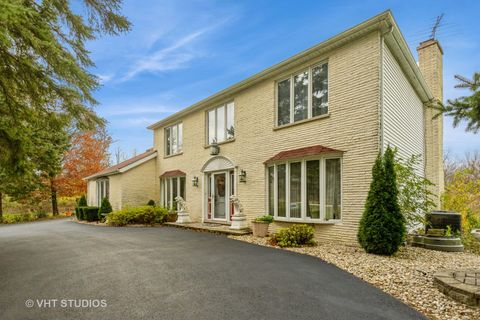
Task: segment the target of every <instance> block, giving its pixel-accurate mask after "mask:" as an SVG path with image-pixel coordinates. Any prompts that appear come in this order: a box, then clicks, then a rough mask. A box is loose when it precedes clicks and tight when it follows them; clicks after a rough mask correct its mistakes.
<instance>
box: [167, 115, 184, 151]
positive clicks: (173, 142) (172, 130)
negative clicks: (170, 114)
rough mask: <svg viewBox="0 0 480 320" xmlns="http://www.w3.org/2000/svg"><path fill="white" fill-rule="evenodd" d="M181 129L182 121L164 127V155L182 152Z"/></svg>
mask: <svg viewBox="0 0 480 320" xmlns="http://www.w3.org/2000/svg"><path fill="white" fill-rule="evenodd" d="M182 130H183V125H182V123H177V124H176V125H173V126H170V127H168V128H165V155H167V156H170V155H174V154H177V153H180V152H182V146H183V132H182Z"/></svg>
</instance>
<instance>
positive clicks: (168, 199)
mask: <svg viewBox="0 0 480 320" xmlns="http://www.w3.org/2000/svg"><path fill="white" fill-rule="evenodd" d="M160 195H161V197H160V203H161V205H162V206H163V207H165V208H169V209H175V210H176V205H175V198H176V197H177V196H180V197H182V198H183V200H186V198H185V176H178V177H168V178H160Z"/></svg>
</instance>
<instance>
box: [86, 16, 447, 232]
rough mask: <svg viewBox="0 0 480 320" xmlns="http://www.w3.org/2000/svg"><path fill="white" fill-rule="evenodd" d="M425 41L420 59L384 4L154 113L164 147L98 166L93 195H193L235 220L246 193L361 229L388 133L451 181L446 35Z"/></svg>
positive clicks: (264, 207) (198, 206)
mask: <svg viewBox="0 0 480 320" xmlns="http://www.w3.org/2000/svg"><path fill="white" fill-rule="evenodd" d="M417 50H418V53H419V64H418V65H417V63H416V61H415V60H414V58H413V56H412V53H411V52H410V50H409V48H408V46H407V44H406V42H405V39H404V38H403V36H402V34H401V32H400V30H399V28H398V26H397V24H396V23H395V21H394V18H393V16H392V14H391V12H389V11H387V12H384V13H382V14H380V15H378V16H375V17H373V18H371V19H369V20H367V21H365V22H363V23H361V24H359V25H357V26H355V27H353V28H351V29H348V30H346V31H345V32H342V33H340V34H338V35H336V36H334V37H333V38H331V39H328V40H326V41H324V42H322V43H320V44H318V45H316V46H314V47H312V48H310V49H307V50H305V51H303V52H301V53H299V54H297V55H295V56H293V57H291V58H289V59H287V60H285V61H283V62H281V63H278V64H276V65H274V66H272V67H270V68H268V69H266V70H264V71H262V72H260V73H258V74H256V75H254V76H252V77H250V78H248V79H245V80H243V81H241V82H239V83H237V84H235V85H233V86H231V87H229V88H227V89H225V90H223V91H220V92H219V93H217V94H214V95H213V96H210V97H208V98H206V99H204V100H202V101H200V102H198V103H196V104H194V105H192V106H190V107H188V108H186V109H183V110H181V111H179V112H177V113H175V114H173V115H171V116H169V117H167V118H165V119H163V120H160V121H158V122H156V123H154V124H152V125H151V126H149V129H151V130H152V131H153V134H154V145H153V149H152V150H150V151H148V152H146V153H145V154H142V155H139V156H137V157H136V158H135V159H131V160H129V161H127V162H126V163H124V164H120V165H117V166H116V168H115V167H114V168H113V169H112V168H109V169H107V170H105V171H104V172H103V173H102V172H101V173H99V174H96V175H94V176H91V177H88V178H87V180H88V181H89V197H88V199H89V202H90V204H96V203H97V202H98V201H99V200H98V199H100V198H101V197H104V196H107V195H108V196H109V198H110V200H111V202H112V205H113V206H114V208H120V207H122V206H125V205H127V204H131V205H135V204H144V203H146V201H147V200H148V199H149V198H153V199H155V200H157V201H159V202H160V203H161V204H162V205H164V206H168V207H172V206H173V202H174V199H175V197H176V196H177V195H181V196H182V197H184V198H185V200H186V202H187V205H188V212H189V213H190V217H191V219H192V220H193V221H197V222H200V221H201V222H212V223H222V224H230V223H231V222H232V216H233V214H234V210H233V205H232V203H231V201H230V196H231V195H235V196H236V197H237V198H238V199H239V201H240V202H241V203H242V205H243V213H244V214H245V215H246V217H247V221H251V220H252V219H253V218H255V217H256V216H259V215H264V214H271V215H273V216H274V217H275V221H276V222H275V224H274V228H275V227H278V226H284V225H288V224H289V223H296V222H302V223H309V224H312V225H314V226H315V229H316V231H317V236H318V237H319V238H322V237H325V238H327V237H328V238H329V239H338V240H344V241H355V237H356V230H357V226H358V223H359V220H360V217H361V215H362V212H363V209H364V204H365V199H366V197H367V193H368V189H369V185H370V181H371V169H372V165H373V163H374V161H375V158H376V156H377V154H378V152H379V151H381V150H383V149H384V148H385V147H386V146H387V145H388V144H390V145H393V146H396V147H398V149H399V152H400V154H401V155H402V156H404V157H408V156H410V155H412V154H418V155H420V156H421V159H422V165H420V166H419V167H418V168H417V171H418V173H419V174H422V175H425V176H426V177H427V178H429V179H430V180H431V181H433V182H434V183H435V184H436V187H435V190H434V191H435V193H436V194H440V193H441V191H442V190H443V172H442V170H443V164H442V118H441V117H438V118H435V119H433V118H432V116H433V110H432V109H431V108H428V106H429V105H431V104H432V103H433V102H434V101H435V100H442V54H443V53H442V49H441V47H440V45H439V44H438V42H437V41H435V40H429V41H426V42H424V43H422V44H421V45H420V46H419V47H418V48H417ZM212 146H213V147H212ZM216 146H217V147H216ZM214 149H216V150H214ZM212 153H213V155H212ZM215 153H218V154H215ZM142 168H144V169H142ZM127 183H128V186H127V185H126V184H127ZM107 184H108V185H107ZM132 185H133V186H134V188H133V189H134V190H132ZM127 189H129V190H130V191H128V190H127Z"/></svg>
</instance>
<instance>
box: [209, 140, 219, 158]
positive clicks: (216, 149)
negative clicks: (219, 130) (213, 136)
mask: <svg viewBox="0 0 480 320" xmlns="http://www.w3.org/2000/svg"><path fill="white" fill-rule="evenodd" d="M219 153H220V147H219V146H218V143H217V141H215V140H214V141H213V142H212V144H211V145H210V155H211V156H216V155H217V154H219Z"/></svg>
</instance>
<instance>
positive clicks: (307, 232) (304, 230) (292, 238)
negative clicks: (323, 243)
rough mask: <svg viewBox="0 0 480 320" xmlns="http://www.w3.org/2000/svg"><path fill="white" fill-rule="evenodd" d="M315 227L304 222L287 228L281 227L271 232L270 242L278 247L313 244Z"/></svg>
mask: <svg viewBox="0 0 480 320" xmlns="http://www.w3.org/2000/svg"><path fill="white" fill-rule="evenodd" d="M314 233H315V229H314V228H313V227H310V226H307V225H306V224H295V225H293V226H291V227H289V228H282V229H280V230H278V231H277V232H276V233H274V234H273V236H272V238H271V242H272V244H274V245H278V246H279V247H282V248H284V247H299V246H302V245H315V244H316V242H315V240H314Z"/></svg>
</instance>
